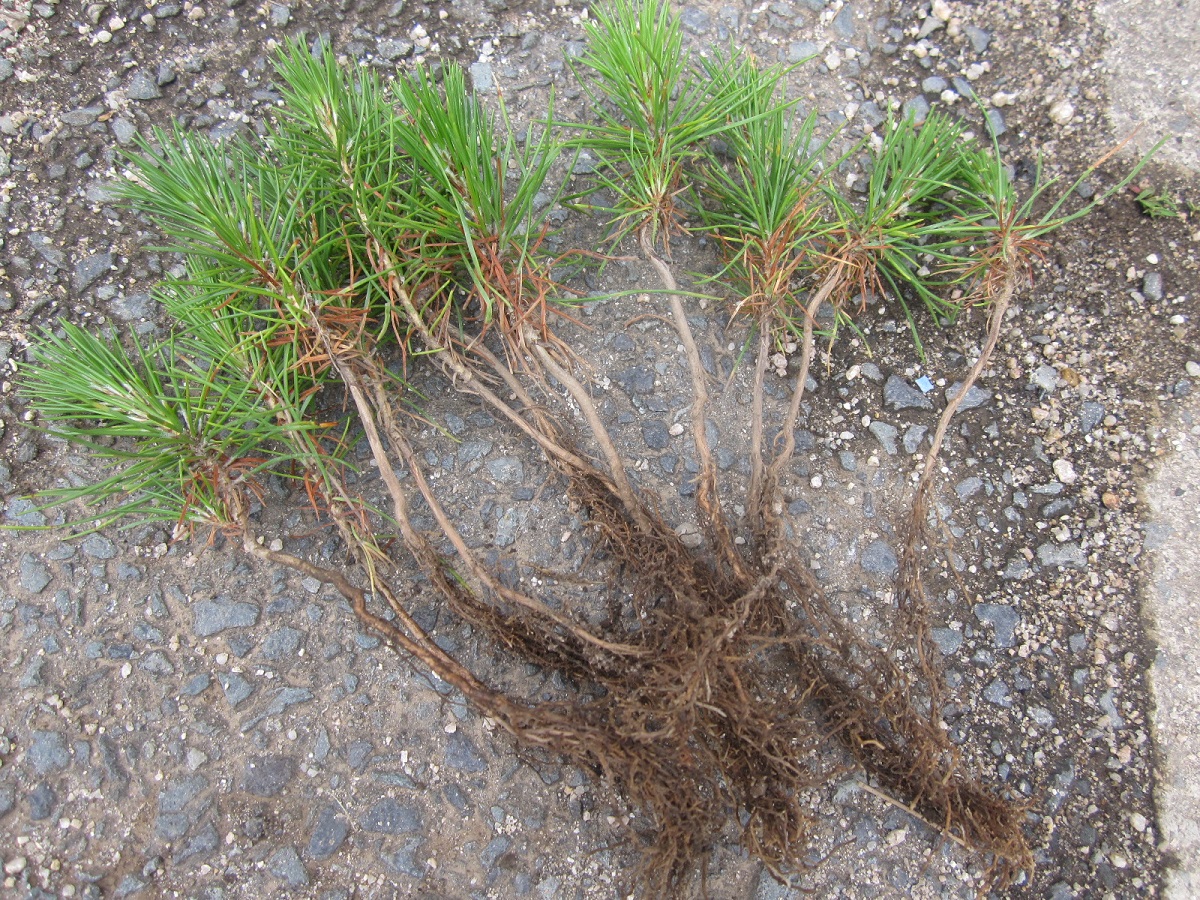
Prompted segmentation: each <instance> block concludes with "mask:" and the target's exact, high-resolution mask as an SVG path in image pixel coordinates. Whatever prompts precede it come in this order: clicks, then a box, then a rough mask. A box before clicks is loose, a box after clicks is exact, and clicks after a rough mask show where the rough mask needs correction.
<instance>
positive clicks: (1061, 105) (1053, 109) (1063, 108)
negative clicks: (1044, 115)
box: [1050, 100, 1075, 125]
mask: <svg viewBox="0 0 1200 900" xmlns="http://www.w3.org/2000/svg"><path fill="white" fill-rule="evenodd" d="M1074 117H1075V106H1074V104H1072V103H1071V101H1070V100H1057V101H1055V102H1054V103H1051V104H1050V121H1051V122H1053V123H1054V124H1055V125H1066V124H1067V123H1069V122H1070V121H1071V119H1073V118H1074Z"/></svg>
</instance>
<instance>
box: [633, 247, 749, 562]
mask: <svg viewBox="0 0 1200 900" xmlns="http://www.w3.org/2000/svg"><path fill="white" fill-rule="evenodd" d="M638 236H639V239H640V241H641V245H642V253H643V254H644V255H645V257H646V259H647V260H649V261H650V263H651V265H653V266H654V268H655V270H657V272H658V276H659V278H660V279H662V283H663V287H665V288H666V289H667V296H668V298H669V302H670V304H671V318H672V320H673V321H674V323H675V331H676V333H677V334H678V335H679V340H680V343H682V344H683V352H684V355H685V357H686V358H687V364H688V372H689V374H690V375H691V379H692V413H691V417H692V441H693V442H694V443H695V445H696V462H697V464H698V466H699V468H700V473H699V475H698V476H697V478H696V509H697V511H698V512H699V514H700V518H701V521H702V523H703V525H704V528H705V531H706V532H707V533H708V536H709V538H710V540H712V541H713V543H714V545H715V547H716V550H717V552H718V553H719V554H720V557H721V560H722V561H723V562H724V563H725V565H727V566H728V567H729V569H730V570H731V571H732V572H733V573H734V574H735V575H736V576H737V577H738V578H739V579H741V580H746V579H748V578H749V574H748V572H747V569H746V565H745V563H744V562H743V561H742V558H741V557H740V556H739V555H738V552H737V551H736V550H735V549H734V546H733V538H732V536H731V535H730V533H729V525H728V523H727V522H726V520H725V516H724V515H723V514H722V512H721V499H720V496H719V495H718V493H717V467H716V466H715V465H714V464H713V459H712V450H711V449H710V448H709V446H708V433H707V431H706V428H707V424H708V382H707V379H706V376H705V373H704V366H703V364H702V363H701V361H700V350H699V348H698V347H697V346H696V338H695V335H694V334H693V333H692V326H691V325H690V324H689V323H688V320H687V313H686V311H685V310H684V308H683V300H682V299H681V298H680V296H679V285H678V283H677V282H676V281H675V276H674V274H673V273H672V272H671V267H670V266H668V265H667V264H666V263H665V262H664V261H663V260H662V258H661V257H659V255H658V254H657V253H655V251H654V244H653V240H652V237H651V234H650V231H649V229H648V228H646V227H643V228H642V229H641V230H640V231H639V232H638Z"/></svg>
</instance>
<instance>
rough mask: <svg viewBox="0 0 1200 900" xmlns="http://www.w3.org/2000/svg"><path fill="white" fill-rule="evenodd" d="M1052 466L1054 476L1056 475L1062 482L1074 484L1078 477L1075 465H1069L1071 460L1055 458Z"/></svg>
mask: <svg viewBox="0 0 1200 900" xmlns="http://www.w3.org/2000/svg"><path fill="white" fill-rule="evenodd" d="M1053 468H1054V477H1056V478H1057V479H1058V480H1059V481H1061V482H1062V483H1063V484H1074V483H1075V482H1076V480H1077V479H1078V478H1079V476H1078V475H1076V474H1075V467H1074V466H1073V465H1071V461H1070V460H1069V459H1056V460H1055V461H1054V466H1053Z"/></svg>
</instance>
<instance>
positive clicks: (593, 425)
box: [530, 339, 651, 534]
mask: <svg viewBox="0 0 1200 900" xmlns="http://www.w3.org/2000/svg"><path fill="white" fill-rule="evenodd" d="M530 344H531V346H532V347H533V352H534V354H535V355H536V356H537V358H538V362H540V363H541V364H542V366H543V368H545V370H546V371H547V372H549V373H550V375H551V376H553V378H554V379H555V381H557V382H558V383H559V384H561V385H562V386H563V387H564V388H566V389H567V393H568V394H570V395H571V398H572V399H573V400H574V401H575V403H576V405H577V406H578V407H579V411H580V412H581V413H582V414H583V418H584V421H586V422H587V424H588V428H589V429H590V430H591V432H592V437H593V438H594V439H595V441H596V444H597V445H598V446H599V447H600V453H601V455H603V457H604V461H605V463H606V464H607V465H608V468H609V476H610V477H611V478H612V480H613V486H614V488H615V490H616V492H617V496H618V497H620V498H621V502H622V503H623V504H624V505H625V509H626V511H627V512H628V513H629V515H630V516H631V517H632V518H633V520H634V522H635V523H637V526H638V528H640V529H641V530H642V532H643V533H645V534H649V533H650V530H651V525H650V521H649V520H648V519H647V518H646V514H645V511H644V510H643V509H642V505H641V503H639V502H638V499H637V495H636V494H634V492H633V486H632V485H631V484H630V483H629V476H628V475H627V474H626V473H625V464H624V462H623V461H622V460H621V454H620V453H618V452H617V447H616V445H615V444H614V443H613V442H612V438H611V437H609V434H608V429H606V428H605V427H604V423H603V422H602V421H601V420H600V413H599V412H598V411H597V410H596V404H595V403H593V402H592V397H591V395H590V394H589V393H588V391H587V388H585V387H584V386H583V384H582V383H581V382H580V381H579V379H578V378H576V377H575V376H574V375H572V374H571V373H570V372H569V371H567V369H566V367H565V366H561V365H559V364H558V362H557V361H556V360H555V359H554V357H553V356H551V355H550V352H549V351H548V350H547V349H546V347H545V346H544V345H543V344H542V343H541V342H540V341H536V342H535V341H534V340H532V339H531V340H530Z"/></svg>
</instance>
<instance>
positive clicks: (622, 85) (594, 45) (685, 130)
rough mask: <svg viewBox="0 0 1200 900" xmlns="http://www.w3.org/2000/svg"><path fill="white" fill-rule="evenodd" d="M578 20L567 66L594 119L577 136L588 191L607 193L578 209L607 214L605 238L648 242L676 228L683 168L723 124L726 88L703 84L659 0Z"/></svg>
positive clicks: (629, 2)
mask: <svg viewBox="0 0 1200 900" xmlns="http://www.w3.org/2000/svg"><path fill="white" fill-rule="evenodd" d="M585 28H586V32H587V38H588V42H587V45H586V49H585V51H584V53H583V55H582V56H581V57H580V58H579V59H578V60H577V61H576V62H573V63H572V66H573V68H574V69H575V73H576V76H577V77H578V78H579V80H580V83H581V84H582V85H583V87H584V90H585V92H586V93H587V96H588V98H589V100H590V101H591V104H592V111H593V114H594V115H595V117H596V119H597V120H598V121H596V122H593V123H589V124H585V125H583V126H581V128H582V131H583V134H582V136H581V138H580V139H579V144H580V146H582V147H584V148H586V149H588V150H590V151H591V152H593V153H595V154H596V156H597V157H598V158H599V165H598V166H597V168H596V175H595V179H596V180H595V186H594V188H593V189H604V190H606V191H607V192H608V193H610V194H611V195H612V197H613V198H614V202H613V204H612V205H611V206H609V207H599V206H591V207H588V208H591V209H596V210H599V211H602V212H604V213H606V214H607V215H609V216H610V218H611V221H612V223H613V240H614V242H615V241H619V240H620V239H621V238H623V237H625V236H626V235H628V234H630V233H633V232H637V233H641V232H645V234H646V239H647V240H648V241H649V246H650V247H651V248H654V247H656V246H657V245H658V244H659V243H660V242H662V243H663V245H664V246H666V242H667V241H668V240H669V239H670V237H671V235H673V234H678V233H680V232H681V231H682V230H683V220H684V217H685V216H684V211H683V209H682V208H681V206H680V203H679V197H680V195H681V194H682V193H683V192H684V191H685V190H686V187H687V185H686V182H685V168H686V167H687V166H688V165H689V164H690V163H691V162H692V161H693V160H694V159H696V158H697V156H698V155H699V154H700V152H701V151H702V149H703V145H704V143H705V142H706V141H708V140H709V139H710V138H713V137H715V136H717V135H719V134H721V133H722V132H724V131H725V130H726V129H727V128H728V127H729V121H730V115H729V112H730V109H731V107H732V104H733V102H734V101H735V100H736V96H734V95H731V94H729V93H726V94H719V95H714V93H713V92H712V91H711V90H710V88H709V83H710V82H709V77H708V76H707V75H706V74H705V73H704V72H703V71H702V70H700V69H699V68H698V67H697V66H696V65H695V64H694V63H693V61H692V57H691V54H690V53H688V52H687V50H686V49H685V48H684V46H683V29H682V27H681V26H680V22H679V16H678V14H677V13H676V12H674V11H673V10H672V9H671V7H670V5H669V4H667V3H654V2H649V0H613V2H612V3H610V4H607V5H604V6H600V7H596V8H595V9H593V10H592V18H591V19H590V20H589V22H588V24H587V25H586V26H585ZM729 81H730V83H732V80H731V79H730V80H729Z"/></svg>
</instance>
